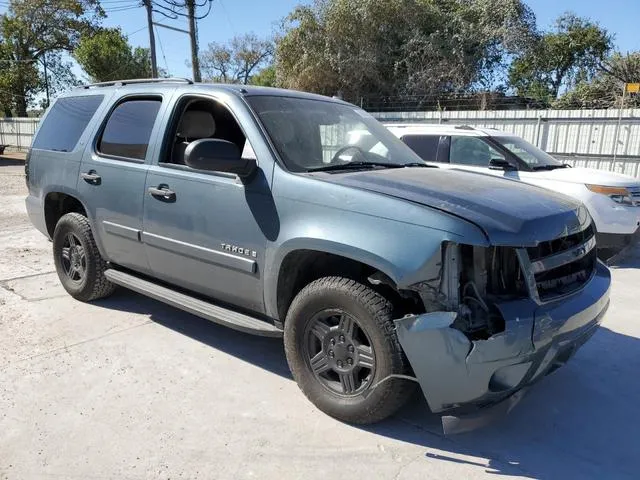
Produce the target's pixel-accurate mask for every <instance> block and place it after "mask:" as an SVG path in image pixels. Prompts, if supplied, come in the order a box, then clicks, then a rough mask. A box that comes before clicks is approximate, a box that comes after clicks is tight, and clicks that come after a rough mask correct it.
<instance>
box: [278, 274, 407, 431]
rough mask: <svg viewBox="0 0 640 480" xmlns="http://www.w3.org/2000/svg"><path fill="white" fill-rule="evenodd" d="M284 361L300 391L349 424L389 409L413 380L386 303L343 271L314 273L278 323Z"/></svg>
mask: <svg viewBox="0 0 640 480" xmlns="http://www.w3.org/2000/svg"><path fill="white" fill-rule="evenodd" d="M284 342H285V352H286V355H287V362H288V363H289V367H290V368H291V372H292V373H293V377H294V379H295V380H296V382H297V383H298V385H299V386H300V389H301V390H302V391H303V392H304V394H305V395H306V396H307V398H309V400H311V402H313V403H314V404H315V405H316V406H317V407H318V408H319V409H320V410H322V411H323V412H325V413H327V414H329V415H331V416H333V417H336V418H338V419H340V420H343V421H346V422H351V423H360V424H366V423H374V422H377V421H380V420H382V419H384V418H386V417H388V416H389V415H392V414H393V413H395V412H396V411H397V410H398V409H399V408H400V407H401V406H402V405H403V404H404V403H405V402H406V400H407V399H408V398H409V396H410V393H411V392H412V391H413V389H414V384H413V382H409V381H407V380H403V379H398V378H390V379H388V380H386V381H384V382H382V383H379V382H380V381H381V380H383V379H385V378H387V377H389V376H390V375H394V374H406V373H407V370H408V362H407V359H406V357H405V355H404V353H403V352H402V349H401V347H400V344H399V342H398V338H397V336H396V333H395V328H394V324H393V306H392V304H391V302H389V301H388V300H387V299H385V298H384V297H383V296H381V295H380V294H378V293H376V292H375V291H374V290H372V289H371V288H369V287H368V286H366V285H363V284H361V283H359V282H356V281H354V280H351V279H347V278H341V277H325V278H321V279H319V280H316V281H314V282H312V283H310V284H309V285H307V286H306V287H305V288H303V289H302V291H300V293H299V294H298V295H297V296H296V298H295V299H294V300H293V302H292V304H291V307H290V308H289V312H288V314H287V318H286V320H285V327H284Z"/></svg>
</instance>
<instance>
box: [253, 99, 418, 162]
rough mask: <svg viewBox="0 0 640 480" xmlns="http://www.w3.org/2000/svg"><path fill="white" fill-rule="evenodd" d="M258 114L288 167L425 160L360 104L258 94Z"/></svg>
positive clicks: (256, 102)
mask: <svg viewBox="0 0 640 480" xmlns="http://www.w3.org/2000/svg"><path fill="white" fill-rule="evenodd" d="M247 101H248V102H249V104H250V105H251V108H253V110H254V111H255V112H256V114H257V115H258V117H259V118H260V120H261V122H262V124H263V125H264V127H265V129H266V130H267V133H268V134H269V137H271V140H272V141H273V143H274V145H275V147H276V149H277V150H278V153H279V154H280V157H281V158H282V161H283V162H284V163H285V165H286V167H287V168H288V169H289V170H291V171H294V172H309V171H313V170H318V169H331V170H340V166H341V165H342V166H345V170H346V169H348V168H350V167H349V166H350V165H351V167H354V166H362V167H363V168H366V167H373V166H376V167H381V168H384V167H386V166H389V167H397V166H402V165H407V164H416V163H419V164H424V162H423V161H422V160H421V159H420V157H418V156H417V155H416V154H415V153H414V152H413V151H412V150H411V149H410V148H409V147H407V146H406V145H405V144H404V143H402V142H401V141H400V140H398V138H396V136H395V135H393V134H392V133H391V132H389V131H388V130H387V129H386V128H385V127H384V126H383V125H382V124H381V123H379V122H378V121H377V120H376V119H374V118H373V117H372V116H371V115H369V114H368V113H366V112H365V111H364V110H361V109H360V108H357V107H354V106H351V105H346V104H341V103H337V102H331V101H322V100H309V99H304V98H295V97H280V96H255V97H248V98H247Z"/></svg>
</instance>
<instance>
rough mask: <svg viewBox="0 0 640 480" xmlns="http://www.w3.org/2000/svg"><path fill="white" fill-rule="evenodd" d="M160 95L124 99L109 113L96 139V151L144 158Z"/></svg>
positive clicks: (137, 158)
mask: <svg viewBox="0 0 640 480" xmlns="http://www.w3.org/2000/svg"><path fill="white" fill-rule="evenodd" d="M160 103H161V102H160V99H147V98H145V99H140V100H126V101H124V102H122V103H121V104H119V105H118V106H117V107H116V108H115V109H114V110H113V112H112V113H111V115H110V116H109V120H107V124H106V125H105V127H104V131H103V132H102V137H101V138H100V141H99V142H98V152H100V153H102V154H104V155H112V156H115V157H125V158H133V159H136V160H144V157H145V155H146V154H147V147H148V146H149V138H150V137H151V131H152V130H153V124H154V123H155V121H156V117H157V116H158V110H160Z"/></svg>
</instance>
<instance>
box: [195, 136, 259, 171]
mask: <svg viewBox="0 0 640 480" xmlns="http://www.w3.org/2000/svg"><path fill="white" fill-rule="evenodd" d="M184 162H185V164H186V165H187V166H189V167H191V168H195V169H197V170H209V171H214V172H226V173H235V174H236V175H238V176H239V177H242V178H246V177H249V176H251V174H252V173H253V172H254V171H255V170H256V168H257V167H258V164H257V162H256V160H255V159H253V158H242V155H241V154H240V149H239V148H238V146H237V145H236V144H235V143H232V142H229V141H227V140H221V139H218V138H202V139H200V140H195V141H193V142H191V143H189V145H188V146H187V148H186V150H185V151H184Z"/></svg>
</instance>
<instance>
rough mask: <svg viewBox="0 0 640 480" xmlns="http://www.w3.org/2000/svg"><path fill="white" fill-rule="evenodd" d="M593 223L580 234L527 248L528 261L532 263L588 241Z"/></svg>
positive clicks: (591, 233) (592, 233)
mask: <svg viewBox="0 0 640 480" xmlns="http://www.w3.org/2000/svg"><path fill="white" fill-rule="evenodd" d="M594 233H595V232H594V229H593V223H591V224H590V225H589V226H588V227H587V228H585V229H584V230H582V231H581V232H578V233H574V234H572V235H568V236H566V237H560V238H556V239H555V240H550V241H548V242H542V243H540V244H539V245H538V246H536V247H529V248H527V253H528V254H529V259H530V260H531V261H532V262H535V261H536V260H539V259H541V258H544V257H548V256H550V255H555V254H556V253H560V252H563V251H565V250H568V249H570V248H573V247H575V246H576V245H580V244H582V243H584V242H586V241H587V240H589V239H590V238H591V237H592V236H593V235H594Z"/></svg>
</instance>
